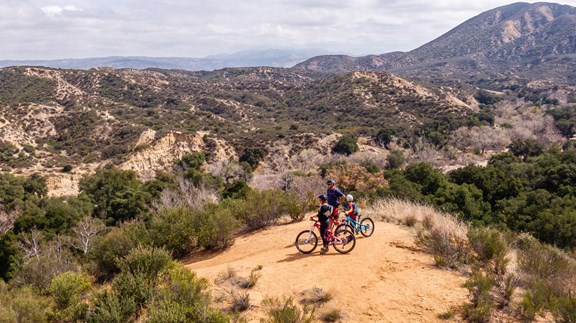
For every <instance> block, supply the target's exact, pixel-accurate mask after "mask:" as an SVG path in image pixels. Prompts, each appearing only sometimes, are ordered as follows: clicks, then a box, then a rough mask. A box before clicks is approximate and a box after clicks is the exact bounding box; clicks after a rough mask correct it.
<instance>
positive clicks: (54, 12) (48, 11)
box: [40, 5, 82, 17]
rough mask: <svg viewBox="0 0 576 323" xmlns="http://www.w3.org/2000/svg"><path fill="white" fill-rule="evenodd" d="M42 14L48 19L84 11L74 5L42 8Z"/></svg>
mask: <svg viewBox="0 0 576 323" xmlns="http://www.w3.org/2000/svg"><path fill="white" fill-rule="evenodd" d="M40 10H42V12H43V13H44V14H45V15H46V16H48V17H54V16H61V15H62V14H66V13H67V12H75V11H82V9H80V8H78V7H76V6H74V5H65V6H62V7H61V6H46V7H42V8H40Z"/></svg>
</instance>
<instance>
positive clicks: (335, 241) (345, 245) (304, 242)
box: [296, 219, 356, 254]
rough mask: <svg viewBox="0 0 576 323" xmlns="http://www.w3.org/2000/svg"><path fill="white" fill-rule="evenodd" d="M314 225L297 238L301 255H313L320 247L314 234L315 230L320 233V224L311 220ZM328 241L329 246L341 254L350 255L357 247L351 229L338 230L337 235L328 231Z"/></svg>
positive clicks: (297, 246)
mask: <svg viewBox="0 0 576 323" xmlns="http://www.w3.org/2000/svg"><path fill="white" fill-rule="evenodd" d="M310 220H311V221H312V222H313V223H312V225H311V226H310V229H309V230H304V231H302V232H300V233H299V234H298V235H297V236H296V249H298V251H300V252H301V253H305V254H308V253H312V252H313V251H314V250H315V249H316V247H317V246H318V236H317V235H316V233H315V232H314V231H315V230H314V229H315V228H316V229H318V231H320V222H319V221H318V220H315V219H310ZM326 241H328V245H329V246H330V245H331V246H333V247H334V250H336V251H338V252H339V253H349V252H350V251H352V249H354V247H355V246H356V237H354V233H352V231H350V230H349V229H346V228H344V229H339V230H336V234H332V230H331V229H327V230H326Z"/></svg>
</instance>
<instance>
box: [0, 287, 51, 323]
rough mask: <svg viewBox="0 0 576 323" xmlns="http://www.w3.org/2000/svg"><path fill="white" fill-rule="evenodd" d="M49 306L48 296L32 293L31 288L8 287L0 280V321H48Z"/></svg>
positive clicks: (39, 322) (15, 322) (14, 322)
mask: <svg viewBox="0 0 576 323" xmlns="http://www.w3.org/2000/svg"><path fill="white" fill-rule="evenodd" d="M51 306H52V303H51V301H50V299H49V298H47V297H44V296H41V295H38V294H36V293H34V292H33V291H32V289H31V288H29V287H24V288H12V289H9V288H8V286H7V285H6V284H5V283H4V282H3V281H1V280H0V321H1V322H10V323H12V322H13V323H18V322H31V323H32V322H34V323H37V322H38V323H42V322H48V314H49V313H50V310H51Z"/></svg>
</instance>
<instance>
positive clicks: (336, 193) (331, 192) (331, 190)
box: [326, 179, 346, 228]
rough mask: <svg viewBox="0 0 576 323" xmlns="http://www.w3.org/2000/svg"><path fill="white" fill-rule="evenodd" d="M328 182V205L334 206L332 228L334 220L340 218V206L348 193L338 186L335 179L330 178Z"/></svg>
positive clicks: (331, 218) (331, 219) (331, 220)
mask: <svg viewBox="0 0 576 323" xmlns="http://www.w3.org/2000/svg"><path fill="white" fill-rule="evenodd" d="M326 184H327V185H328V190H327V191H326V198H327V200H328V205H330V206H332V208H333V211H332V216H331V217H330V228H332V225H333V224H334V222H335V221H334V220H337V219H338V207H339V206H340V203H342V202H343V201H344V199H345V198H346V195H345V194H344V193H342V191H341V190H339V189H338V188H337V187H336V181H335V180H333V179H329V180H328V181H327V182H326Z"/></svg>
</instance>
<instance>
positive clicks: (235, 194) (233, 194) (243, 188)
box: [222, 180, 252, 199]
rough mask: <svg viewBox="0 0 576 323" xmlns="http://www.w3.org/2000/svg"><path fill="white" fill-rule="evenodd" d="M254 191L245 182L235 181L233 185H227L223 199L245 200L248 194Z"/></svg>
mask: <svg viewBox="0 0 576 323" xmlns="http://www.w3.org/2000/svg"><path fill="white" fill-rule="evenodd" d="M250 191H252V189H251V188H250V186H248V184H246V182H245V181H243V180H238V181H235V182H234V183H232V184H226V185H225V186H224V191H223V192H222V198H225V199H227V198H230V199H245V198H246V196H247V195H248V193H249V192H250Z"/></svg>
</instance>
